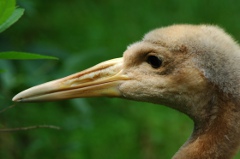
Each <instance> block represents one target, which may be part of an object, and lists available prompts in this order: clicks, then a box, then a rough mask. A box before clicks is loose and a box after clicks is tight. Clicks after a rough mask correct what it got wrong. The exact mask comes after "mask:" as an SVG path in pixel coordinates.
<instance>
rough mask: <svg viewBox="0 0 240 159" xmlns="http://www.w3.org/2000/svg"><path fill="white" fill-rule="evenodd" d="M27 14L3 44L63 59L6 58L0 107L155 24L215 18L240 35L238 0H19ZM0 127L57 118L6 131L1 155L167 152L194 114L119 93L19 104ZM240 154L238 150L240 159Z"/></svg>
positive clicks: (111, 52) (119, 156)
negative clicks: (46, 126) (116, 96)
mask: <svg viewBox="0 0 240 159" xmlns="http://www.w3.org/2000/svg"><path fill="white" fill-rule="evenodd" d="M17 4H18V6H20V7H23V8H25V9H26V10H25V14H24V16H23V17H22V18H21V19H20V20H19V21H18V22H17V23H15V24H14V25H13V26H12V27H11V28H9V29H8V30H7V31H5V32H4V33H2V34H0V51H13V50H14V51H26V52H34V53H39V54H43V55H52V56H56V57H59V59H60V60H58V61H54V60H34V61H31V60H26V61H7V60H1V61H0V68H1V70H5V72H3V73H1V74H0V99H1V104H0V109H3V108H6V107H7V106H9V105H12V104H13V103H12V102H11V98H12V97H13V96H14V95H15V94H16V93H18V92H20V91H21V90H23V89H26V88H28V87H31V86H33V85H36V84H40V83H43V82H46V81H49V80H53V79H56V78H60V77H63V76H66V75H69V74H72V73H75V72H77V71H80V70H83V69H85V68H88V67H90V66H92V65H95V64H97V63H99V62H101V61H104V60H108V59H111V58H116V57H120V56H121V55H122V53H123V51H124V50H125V49H126V46H127V45H129V44H131V43H133V42H135V41H138V40H140V39H141V38H142V37H143V35H144V34H145V33H146V32H148V31H150V30H151V29H154V28H157V27H162V26H167V25H171V24H177V23H191V24H202V23H208V24H216V25H219V26H221V27H223V28H224V29H225V30H227V32H229V33H230V34H231V35H233V36H234V37H235V39H236V40H240V31H239V30H240V22H239V17H240V12H239V9H240V1H237V0H229V1H226V0H212V1H209V0H186V1H179V0H149V1H142V0H138V1H137V0H128V1H120V0H51V1H50V0H18V1H17ZM0 121H1V122H0V128H11V127H12V128H14V127H23V126H31V125H41V124H49V125H57V126H60V127H61V128H62V129H61V130H52V129H34V130H29V131H21V132H19V131H18V132H12V133H1V134H0V158H3V159H33V158H34V159H43V158H44V159H48V158H49V159H50V158H51V159H53V158H58V159H169V158H171V156H173V154H174V153H175V152H176V151H177V150H178V148H179V147H180V146H181V145H182V144H183V143H184V142H185V141H186V140H187V138H188V136H189V135H190V134H191V131H192V128H193V123H192V121H191V120H190V119H189V118H188V117H187V116H185V115H184V114H181V113H179V112H177V111H175V110H172V109H169V108H167V107H164V106H159V105H153V104H148V103H140V102H134V101H127V100H122V99H114V98H88V99H74V100H68V101H61V102H49V103H30V104H25V103H23V104H17V106H15V107H14V108H12V109H9V110H8V111H6V112H4V113H1V114H0ZM239 157H240V155H238V156H237V157H235V159H237V158H239Z"/></svg>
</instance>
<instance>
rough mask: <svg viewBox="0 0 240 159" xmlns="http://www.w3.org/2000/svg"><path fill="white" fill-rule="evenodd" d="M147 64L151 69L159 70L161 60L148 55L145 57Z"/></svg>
mask: <svg viewBox="0 0 240 159" xmlns="http://www.w3.org/2000/svg"><path fill="white" fill-rule="evenodd" d="M147 63H149V64H150V65H151V66H152V68H159V67H161V65H162V60H161V59H159V58H158V57H157V56H153V55H150V56H148V57H147Z"/></svg>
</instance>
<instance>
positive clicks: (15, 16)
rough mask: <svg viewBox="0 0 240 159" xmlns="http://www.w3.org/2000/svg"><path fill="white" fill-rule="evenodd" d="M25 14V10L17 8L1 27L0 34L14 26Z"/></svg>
mask: <svg viewBox="0 0 240 159" xmlns="http://www.w3.org/2000/svg"><path fill="white" fill-rule="evenodd" d="M23 13H24V9H22V8H17V9H15V10H14V11H13V13H12V15H11V16H10V17H9V18H8V19H7V20H6V21H5V22H3V23H2V25H0V33H1V32H3V31H4V30H6V29H7V28H9V27H10V26H11V25H12V24H14V23H15V22H16V21H17V20H18V19H19V18H20V17H21V16H22V15H23Z"/></svg>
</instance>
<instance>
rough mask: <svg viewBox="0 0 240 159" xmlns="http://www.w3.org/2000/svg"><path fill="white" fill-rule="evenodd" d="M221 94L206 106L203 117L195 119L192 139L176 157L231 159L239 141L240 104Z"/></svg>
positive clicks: (180, 158) (185, 158) (186, 158)
mask: <svg viewBox="0 0 240 159" xmlns="http://www.w3.org/2000/svg"><path fill="white" fill-rule="evenodd" d="M229 99H230V97H225V98H222V97H220V98H218V99H215V100H214V102H209V103H208V105H207V106H206V107H205V108H207V109H205V111H206V112H205V113H204V114H206V115H204V118H202V119H201V120H196V121H194V130H193V133H192V135H191V137H190V138H189V140H188V141H187V142H186V143H185V144H184V145H183V146H182V147H181V148H180V150H179V151H178V152H177V153H176V154H175V156H174V157H173V159H189V158H191V159H202V158H206V159H213V158H217V159H230V158H232V157H233V155H234V154H235V153H236V152H237V150H238V147H239V145H240V140H239V136H240V105H239V102H236V101H231V100H229Z"/></svg>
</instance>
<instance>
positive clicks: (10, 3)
mask: <svg viewBox="0 0 240 159" xmlns="http://www.w3.org/2000/svg"><path fill="white" fill-rule="evenodd" d="M15 4H16V2H15V0H0V25H1V24H2V23H4V22H5V21H6V20H7V19H8V18H9V17H10V16H11V15H12V13H13V11H14V9H15Z"/></svg>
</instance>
